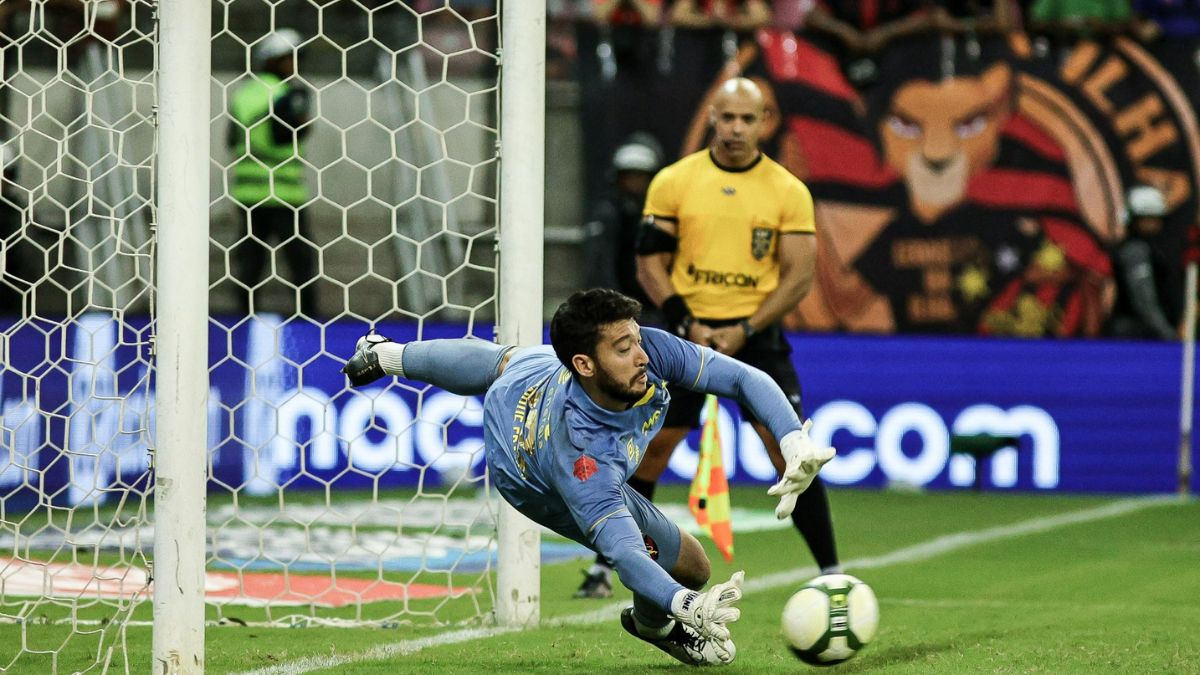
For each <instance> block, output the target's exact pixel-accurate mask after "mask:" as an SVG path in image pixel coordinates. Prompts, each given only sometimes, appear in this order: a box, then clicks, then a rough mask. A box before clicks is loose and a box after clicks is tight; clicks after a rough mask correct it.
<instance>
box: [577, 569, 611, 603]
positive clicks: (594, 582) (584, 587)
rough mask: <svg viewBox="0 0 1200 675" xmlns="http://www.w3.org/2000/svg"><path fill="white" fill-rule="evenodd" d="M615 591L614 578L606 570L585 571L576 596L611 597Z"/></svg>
mask: <svg viewBox="0 0 1200 675" xmlns="http://www.w3.org/2000/svg"><path fill="white" fill-rule="evenodd" d="M612 593H613V587H612V579H611V578H609V576H608V573H606V572H596V573H595V574H588V573H587V572H584V573H583V583H582V584H579V590H577V591H575V597H576V598H611V597H612Z"/></svg>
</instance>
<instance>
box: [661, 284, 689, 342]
mask: <svg viewBox="0 0 1200 675" xmlns="http://www.w3.org/2000/svg"><path fill="white" fill-rule="evenodd" d="M661 309H662V313H663V318H664V319H666V321H667V327H668V328H670V329H671V332H672V333H674V334H676V335H678V336H679V337H687V334H688V329H689V328H691V327H692V321H694V318H693V317H692V310H690V309H688V306H687V302H685V301H684V299H683V296H681V295H679V294H676V295H672V296H671V297H669V298H667V299H666V300H663V303H662V307H661Z"/></svg>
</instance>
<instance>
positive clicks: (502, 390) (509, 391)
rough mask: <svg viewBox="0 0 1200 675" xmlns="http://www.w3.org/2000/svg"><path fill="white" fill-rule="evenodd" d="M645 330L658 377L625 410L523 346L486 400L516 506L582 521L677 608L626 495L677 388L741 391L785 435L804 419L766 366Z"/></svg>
mask: <svg viewBox="0 0 1200 675" xmlns="http://www.w3.org/2000/svg"><path fill="white" fill-rule="evenodd" d="M641 335H642V348H643V349H645V351H646V353H647V355H648V357H649V363H648V364H647V366H646V376H647V380H648V383H649V384H648V388H647V391H646V395H645V396H644V397H642V399H641V400H640V401H638V402H637V403H634V404H633V405H631V406H630V407H629V408H628V409H626V410H622V411H611V410H606V409H604V408H601V407H600V406H599V405H597V404H596V403H595V402H594V401H592V399H591V397H589V396H588V394H587V392H585V391H584V389H583V387H582V386H581V385H580V384H579V382H578V381H577V380H576V379H575V378H574V377H573V376H572V374H571V372H570V371H569V370H568V369H567V368H566V367H565V366H563V365H562V363H560V362H559V360H558V358H557V357H556V356H555V354H554V351H553V349H552V348H551V347H548V346H547V347H535V348H530V349H523V350H520V351H518V352H517V353H516V354H515V355H514V356H513V358H512V359H511V360H510V361H509V363H508V365H507V367H506V368H505V370H504V373H503V374H502V375H501V376H500V377H499V378H498V379H497V380H496V381H495V382H494V383H493V384H492V386H491V387H490V388H489V389H488V392H487V395H486V397H485V399H484V445H485V451H486V453H487V461H488V467H489V470H490V471H491V476H492V480H493V481H494V482H495V484H496V486H497V487H498V488H499V489H500V491H501V492H502V493H503V494H504V496H505V498H506V499H507V500H508V501H509V503H511V504H512V505H513V506H514V507H515V508H517V510H519V511H521V512H522V513H525V514H526V515H527V516H529V517H530V518H532V519H533V520H535V521H537V522H539V523H541V524H543V525H546V526H548V527H550V528H551V529H555V530H556V531H561V530H562V529H567V528H563V527H561V526H562V525H564V524H566V523H567V522H573V523H574V525H575V526H576V527H577V528H578V531H579V532H582V533H583V535H584V537H585V538H586V541H584V542H583V543H587V544H590V545H591V547H592V548H593V549H595V550H597V551H599V552H600V553H601V554H603V555H604V556H605V557H606V558H608V559H609V560H611V561H613V563H614V565H615V566H616V569H617V572H618V573H619V574H620V575H621V581H622V582H623V583H624V584H625V585H626V586H629V587H630V588H631V589H632V590H633V591H634V592H636V593H638V594H640V595H643V596H645V597H647V598H649V599H651V600H652V601H654V602H655V603H656V604H658V605H659V606H660V607H662V608H663V609H666V610H669V608H670V600H671V597H672V596H673V595H674V594H675V592H676V591H678V590H680V589H682V588H683V587H682V586H680V585H679V584H678V583H676V582H675V581H674V580H673V579H671V577H670V576H669V575H668V574H667V573H666V571H664V570H663V569H662V568H660V567H658V565H657V564H656V563H654V562H653V561H652V560H651V558H650V555H649V553H648V552H647V551H646V549H645V546H644V544H643V539H642V536H641V533H640V530H639V529H638V526H637V524H636V523H635V522H634V520H633V517H632V515H631V514H630V513H629V510H628V509H627V507H626V506H625V501H624V498H623V496H622V492H621V486H622V485H623V484H624V483H625V481H626V480H627V479H628V478H629V477H630V476H632V475H633V473H634V471H635V470H636V469H637V466H638V464H639V463H640V462H641V459H642V455H643V453H644V452H645V450H646V446H647V445H648V444H649V443H650V440H651V439H653V438H654V436H655V434H656V433H658V430H659V429H660V428H661V427H662V423H663V419H664V417H665V416H666V412H667V406H668V405H669V403H670V400H671V396H670V393H669V387H672V386H683V387H686V388H688V389H692V390H694V391H701V392H708V393H714V394H718V395H721V396H730V397H734V398H736V399H737V400H738V401H739V402H741V403H743V404H745V405H747V407H748V408H749V409H750V410H752V411H753V412H754V414H755V416H756V417H758V419H760V420H763V422H764V423H765V424H766V425H767V427H768V428H769V429H771V431H772V433H774V434H775V435H776V438H782V437H783V435H784V434H786V433H787V432H789V431H792V430H794V429H799V428H800V421H799V420H798V419H797V418H796V414H795V412H794V411H793V410H792V408H791V406H790V404H789V403H788V401H787V398H786V397H785V396H784V394H783V392H782V391H781V390H780V389H779V387H778V385H776V384H775V382H774V381H772V380H771V378H770V377H768V376H767V375H766V374H764V373H762V372H761V371H758V370H756V369H754V368H751V367H749V366H746V365H744V364H742V363H739V362H737V361H735V360H733V359H730V358H728V357H725V356H723V355H720V354H718V353H716V352H714V351H713V350H711V349H709V348H707V347H700V346H699V345H696V344H694V343H691V342H687V341H685V340H681V339H679V338H676V337H675V336H673V335H670V334H668V333H666V332H663V331H661V330H657V329H654V328H642V330H641ZM567 518H569V519H570V521H567V520H566V519H567ZM556 525H558V526H559V527H556Z"/></svg>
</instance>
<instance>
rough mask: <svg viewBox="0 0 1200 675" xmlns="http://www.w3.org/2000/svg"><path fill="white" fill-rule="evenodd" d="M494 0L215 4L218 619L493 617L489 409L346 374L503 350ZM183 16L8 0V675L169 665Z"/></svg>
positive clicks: (210, 414)
mask: <svg viewBox="0 0 1200 675" xmlns="http://www.w3.org/2000/svg"><path fill="white" fill-rule="evenodd" d="M495 4H496V3H495V2H494V1H488V0H461V1H460V0H367V1H361V0H360V1H349V0H345V1H343V0H331V1H328V2H315V1H312V0H218V1H216V2H213V3H212V36H211V58H212V70H211V81H210V87H209V91H210V92H211V104H210V116H209V119H210V125H209V131H210V134H211V141H210V153H209V155H210V162H209V175H210V181H209V186H208V187H209V196H210V200H211V201H210V208H209V214H208V216H209V218H208V220H209V225H210V231H209V232H210V234H209V238H210V243H209V246H208V250H207V251H200V250H196V251H189V252H187V254H188V255H190V256H191V257H192V258H194V259H195V260H197V261H201V262H203V261H205V260H206V261H207V268H208V278H209V285H208V297H207V303H208V307H209V315H208V321H207V336H206V337H207V344H208V350H207V366H208V378H209V381H208V400H207V419H206V420H204V425H203V428H205V429H207V432H206V433H207V441H206V445H207V454H206V459H207V462H206V464H207V512H206V514H205V551H204V563H203V567H204V581H203V586H204V600H205V610H204V616H205V620H206V621H207V622H208V623H210V624H212V623H236V624H256V625H267V626H307V625H317V624H319V625H347V626H357V625H370V626H393V625H401V624H433V625H446V624H460V623H472V622H480V621H486V620H488V619H489V618H490V617H491V616H492V612H493V610H494V606H495V604H496V600H495V595H496V593H495V589H496V584H497V581H496V579H497V562H496V560H497V549H498V538H497V523H498V522H499V521H500V520H503V518H502V515H501V511H502V509H501V505H500V504H499V503H498V501H497V499H496V497H495V495H494V493H492V492H490V491H489V490H488V487H487V476H486V469H485V465H484V462H483V453H482V440H481V439H482V429H481V427H482V407H481V403H482V401H481V400H479V399H474V398H470V397H461V396H456V395H452V394H449V393H447V392H443V391H439V390H436V389H432V388H429V387H422V386H419V385H416V384H415V383H405V382H399V381H391V380H390V379H389V380H384V381H380V382H378V383H376V384H374V385H372V386H368V387H365V388H360V389H350V388H349V387H348V386H347V384H346V381H345V378H344V376H342V375H341V373H340V372H339V369H340V367H341V365H342V363H343V362H344V360H345V358H347V357H348V356H349V354H350V353H351V352H352V351H353V346H354V342H355V340H356V339H357V337H359V336H360V335H362V334H363V333H364V332H365V331H366V330H368V329H369V328H376V329H378V330H379V331H380V332H381V333H383V334H385V335H388V336H389V337H392V338H394V339H397V340H403V341H410V340H422V339H430V338H442V337H465V336H474V337H478V338H482V339H487V340H491V339H494V338H495V336H496V331H497V328H496V322H497V314H498V313H500V310H499V308H498V299H497V288H498V286H499V285H500V284H499V282H498V271H497V270H498V268H499V266H500V265H499V262H498V260H499V256H498V255H497V252H496V248H497V239H498V231H497V226H496V224H497V221H498V220H499V218H500V213H499V211H500V205H499V194H500V192H499V190H500V187H499V185H500V180H501V167H500V161H499V141H500V133H499V128H500V117H501V110H500V86H499V83H500V70H501V69H500V58H499V52H500V50H499V46H500V24H501V21H500V15H499V12H498V10H497V8H496V6H495ZM161 11H162V6H161V5H160V4H159V3H156V2H152V1H150V0H119V1H118V0H101V1H95V0H86V1H79V0H33V1H32V2H9V1H8V0H6V1H5V2H4V3H2V4H0V36H2V40H3V41H2V43H0V47H2V51H0V59H2V67H3V77H4V81H3V83H2V85H0V140H2V141H3V146H2V147H3V152H4V154H3V170H4V180H3V195H2V200H0V228H2V229H0V263H2V268H0V274H2V276H0V355H2V358H0V415H2V426H0V672H6V671H12V672H17V671H20V672H24V671H25V669H27V668H38V667H41V668H43V669H49V670H50V671H51V672H59V671H62V672H76V671H82V672H86V671H93V670H94V671H96V672H102V671H103V672H107V671H108V670H109V669H110V668H111V669H114V670H122V671H125V672H129V671H131V670H144V669H145V668H146V667H148V665H149V662H150V630H151V628H150V627H151V626H152V625H153V623H154V621H155V620H156V618H159V619H160V617H155V616H154V613H153V608H152V607H151V603H149V602H147V601H148V600H149V599H150V598H151V597H153V594H154V591H153V586H154V580H155V579H162V578H164V577H163V574H164V570H162V569H156V567H155V559H154V540H155V537H156V536H158V537H160V538H161V537H162V536H163V533H164V532H169V531H170V528H172V527H173V526H175V524H174V523H169V522H156V518H155V511H156V509H155V503H154V495H155V494H156V491H155V468H156V467H157V466H159V460H160V459H161V453H164V452H167V451H168V449H167V448H163V447H158V446H157V443H156V437H157V436H158V434H157V433H156V431H157V430H156V428H155V419H156V408H155V400H156V381H157V380H158V379H159V376H161V366H156V363H155V353H156V341H155V340H156V337H157V335H158V329H159V328H160V327H161V325H162V321H163V316H164V315H165V313H167V312H180V311H187V307H186V306H184V307H180V306H175V304H173V305H172V306H163V304H162V303H161V302H160V301H159V297H158V284H157V283H156V282H159V281H161V280H162V279H164V278H166V277H167V276H168V275H172V274H173V273H175V272H177V270H176V269H174V268H171V267H156V265H155V260H156V255H158V258H157V259H158V260H159V261H161V260H163V258H162V257H161V255H160V254H161V253H162V252H161V251H159V250H157V235H158V233H160V232H161V231H162V228H164V227H167V226H169V221H170V219H171V218H172V215H173V214H170V213H164V212H162V211H161V210H160V209H159V208H158V207H157V205H158V204H159V199H160V198H161V195H156V185H157V184H158V183H157V181H158V179H159V178H160V176H159V175H158V174H159V173H160V171H161V166H160V165H159V157H158V154H157V151H158V148H159V147H160V145H161V144H162V140H161V136H160V135H159V134H162V133H168V132H167V131H165V130H164V129H163V128H162V126H161V125H160V119H159V117H158V115H159V110H160V103H161V102H160V101H159V95H160V88H161V85H162V79H161V78H163V77H165V76H166V75H165V74H164V73H162V72H160V70H159V68H160V66H161V64H160V61H159V51H160V47H161V45H160V40H161V39H162V38H163V36H162V35H161V34H160V24H159V22H158V20H159V13H160V12H161ZM539 86H540V85H539ZM538 169H539V171H540V164H539V165H538ZM539 185H540V183H539ZM539 191H540V190H539ZM537 198H538V199H540V194H539V195H538V196H537ZM539 249H540V246H539ZM514 255H517V254H514ZM540 256H541V252H540V250H538V251H537V254H536V256H533V257H532V258H531V259H532V260H536V261H537V262H538V267H537V270H536V272H537V275H538V277H539V279H540V274H541V271H540ZM539 284H540V281H539ZM538 293H539V295H538V296H537V297H530V298H528V300H526V301H525V302H526V303H530V302H532V303H534V304H536V305H537V310H538V314H539V315H540V310H541V307H540V305H541V299H540V286H538ZM503 318H504V317H503V316H502V317H501V319H503ZM538 334H539V335H540V328H539V330H538ZM156 368H158V370H156ZM156 373H157V375H156ZM159 405H160V406H161V405H162V404H161V403H160V404H159ZM159 412H161V410H160V411H159ZM158 419H162V418H161V417H159V418H158ZM159 494H160V495H161V490H160V491H159ZM160 498H161V496H160ZM203 509H204V504H197V505H196V510H197V511H202V510H203ZM500 576H501V577H502V579H501V581H500V582H499V583H501V584H503V583H504V581H503V576H504V575H503V573H502V574H500ZM155 604H158V603H155ZM156 649H157V645H156Z"/></svg>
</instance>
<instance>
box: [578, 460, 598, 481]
mask: <svg viewBox="0 0 1200 675" xmlns="http://www.w3.org/2000/svg"><path fill="white" fill-rule="evenodd" d="M598 470H599V468H598V467H597V466H596V460H594V459H592V458H591V457H588V456H587V455H580V456H579V459H577V460H575V471H574V473H575V477H576V478H578V479H579V480H581V481H586V480H587V479H589V478H591V477H592V476H594V475H596V472H597V471H598Z"/></svg>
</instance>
